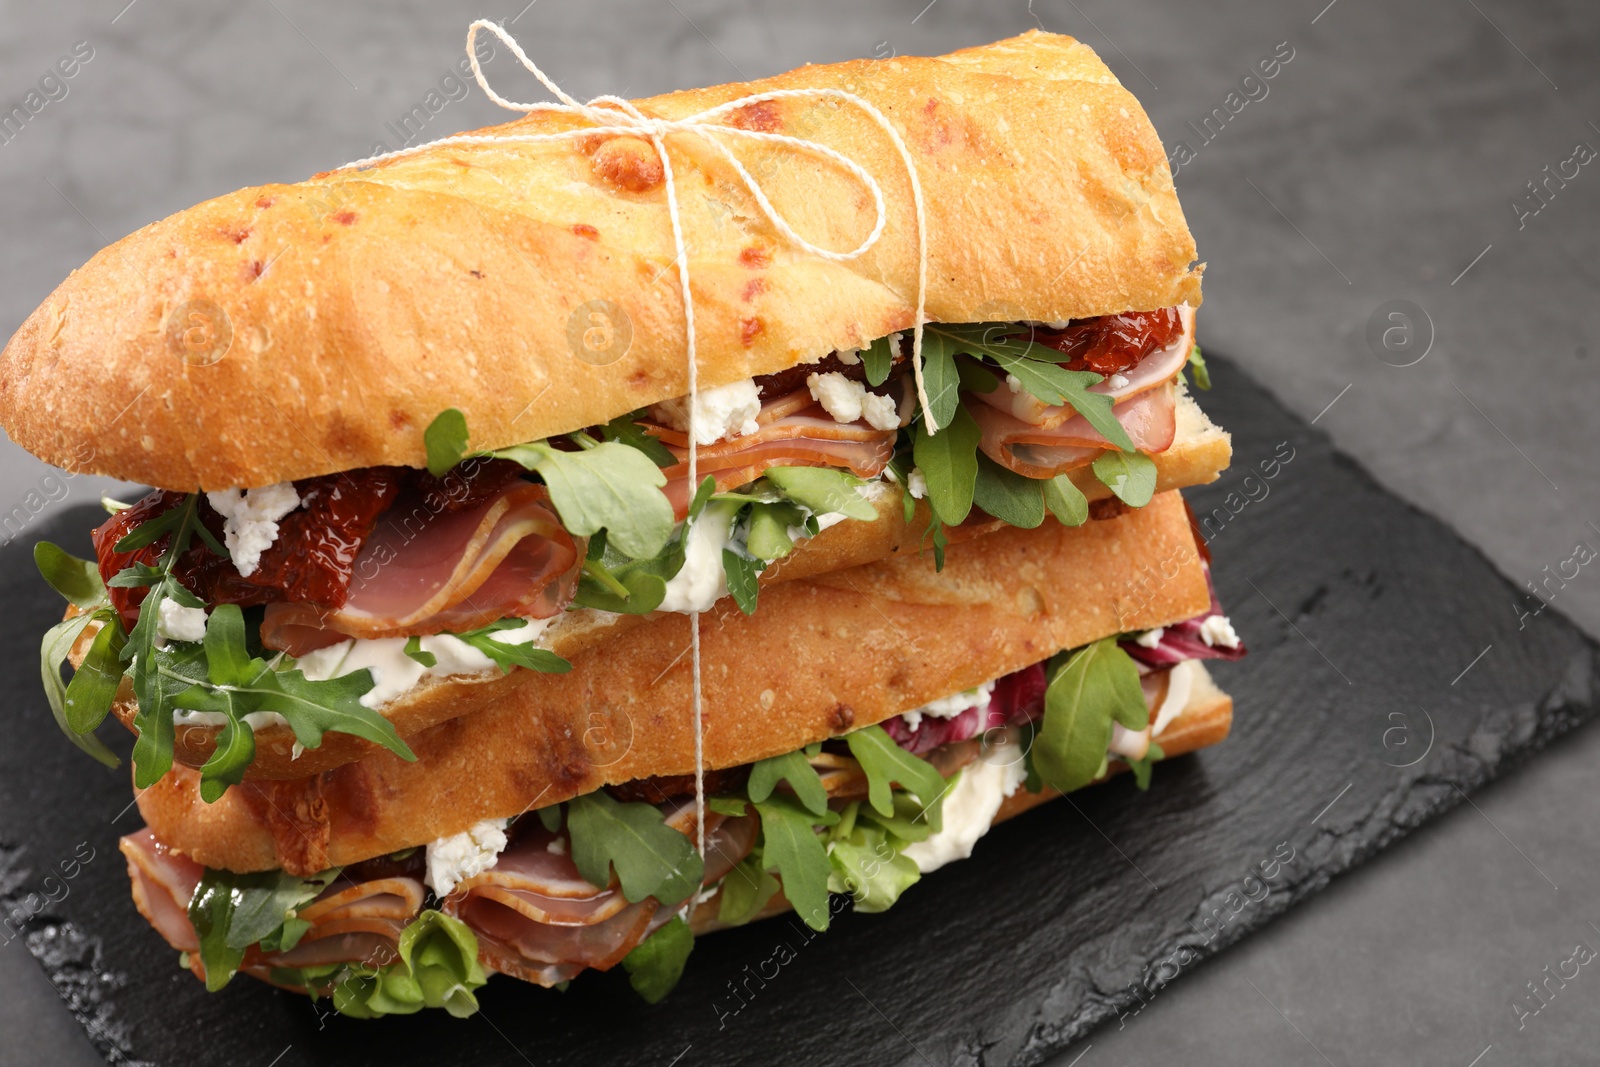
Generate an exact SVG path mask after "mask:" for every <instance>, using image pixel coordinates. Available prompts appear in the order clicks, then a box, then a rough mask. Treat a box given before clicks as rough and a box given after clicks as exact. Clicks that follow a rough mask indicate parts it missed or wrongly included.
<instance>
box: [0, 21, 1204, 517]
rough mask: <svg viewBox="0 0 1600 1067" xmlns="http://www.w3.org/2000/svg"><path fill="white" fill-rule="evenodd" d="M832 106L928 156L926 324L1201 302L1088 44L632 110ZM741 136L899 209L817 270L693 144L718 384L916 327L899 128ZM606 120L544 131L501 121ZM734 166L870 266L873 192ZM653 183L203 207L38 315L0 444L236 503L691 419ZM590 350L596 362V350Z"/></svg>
mask: <svg viewBox="0 0 1600 1067" xmlns="http://www.w3.org/2000/svg"><path fill="white" fill-rule="evenodd" d="M811 87H834V88H841V89H846V90H848V91H850V92H853V93H856V94H859V95H860V96H862V97H864V98H865V99H867V100H869V101H870V102H872V103H873V104H875V105H876V106H877V107H878V108H880V109H881V110H882V111H883V112H884V113H885V114H886V115H887V116H888V118H889V120H890V121H891V122H892V123H893V124H894V126H895V127H896V128H897V129H898V130H899V131H900V132H901V134H902V135H903V137H904V138H905V141H906V143H907V145H908V146H909V150H910V152H911V155H912V157H913V159H914V160H915V164H916V167H917V172H918V174H919V176H920V179H921V182H922V187H923V189H924V192H925V196H926V204H927V225H928V273H927V277H928V293H927V313H928V315H929V317H930V318H931V319H935V320H944V321H947V322H967V321H977V320H1015V319H1041V320H1060V319H1069V318H1075V317H1080V316H1087V315H1100V314H1108V313H1113V312H1119V311H1126V310H1152V309H1155V308H1160V307H1167V306H1171V305H1175V304H1179V303H1184V302H1187V303H1189V304H1191V305H1198V304H1199V303H1200V271H1199V269H1196V268H1192V267H1191V264H1192V263H1193V261H1194V259H1195V248H1194V242H1193V239H1192V238H1191V237H1190V235H1189V231H1188V228H1187V225H1186V224H1185V222H1184V217H1183V211H1182V209H1181V208H1180V207H1179V205H1178V199H1177V194H1176V192H1175V191H1174V189H1173V184H1172V179H1171V177H1170V174H1169V170H1168V166H1167V161H1166V158H1165V154H1164V152H1163V150H1162V146H1161V142H1160V140H1159V139H1158V137H1157V136H1156V133H1155V130H1154V128H1153V127H1152V126H1151V124H1150V121H1149V119H1148V118H1147V117H1146V116H1145V113H1144V110H1143V109H1142V108H1141V107H1140V106H1139V102H1138V101H1137V100H1136V99H1135V98H1134V96H1133V94H1131V93H1130V92H1128V91H1127V90H1126V89H1124V88H1123V87H1122V86H1121V85H1120V84H1118V82H1117V80H1116V78H1115V77H1114V76H1113V75H1112V73H1111V72H1110V70H1108V69H1107V68H1106V66H1105V64H1104V63H1102V62H1101V61H1100V59H1099V57H1098V56H1096V55H1095V54H1094V52H1093V51H1092V50H1091V49H1090V48H1089V47H1088V46H1087V45H1085V44H1083V43H1081V42H1079V41H1075V40H1073V39H1072V38H1070V37H1064V36H1058V35H1053V34H1046V33H1041V32H1037V31H1029V32H1028V33H1026V34H1024V35H1022V36H1021V37H1016V38H1012V39H1010V40H1006V41H1000V42H998V43H996V44H992V45H987V46H985V47H982V48H973V49H968V50H966V51H963V52H958V53H955V54H954V55H951V56H946V57H943V58H937V59H933V58H913V57H901V58H894V59H887V60H881V61H875V60H856V61H852V62H847V63H839V64H833V65H829V66H807V67H802V68H800V69H799V70H795V71H791V72H790V73H787V74H783V75H779V76H778V77H774V78H769V79H766V80H763V81H759V82H753V83H749V84H739V85H723V86H717V87H714V88H708V89H698V90H692V91H688V92H680V93H673V94H669V95H667V96H661V97H656V98H653V99H649V100H643V101H640V102H639V104H638V106H639V107H640V109H641V110H642V111H643V112H644V113H645V114H647V115H653V116H660V117H666V118H682V117H686V116H688V115H691V114H693V113H695V112H698V111H700V110H702V109H704V108H707V107H710V106H713V105H716V104H720V103H724V102H727V101H731V100H734V99H736V98H739V97H741V96H744V95H747V94H750V93H758V92H763V91H767V90H774V89H795V88H811ZM730 123H731V124H734V125H741V126H743V127H745V128H749V129H759V130H766V131H772V132H777V133H783V134H788V135H792V136H797V137H802V138H809V139H814V140H816V141H817V142H819V143H822V144H825V145H828V146H831V147H833V148H835V149H837V150H839V151H841V152H843V153H845V154H846V155H848V156H849V157H851V158H852V159H855V160H857V161H859V162H860V163H861V164H862V165H863V166H864V167H865V168H866V169H867V170H868V171H869V172H871V173H872V174H873V175H874V176H875V177H876V179H877V180H878V182H879V183H880V184H881V185H882V187H883V190H884V196H885V200H886V202H887V210H888V225H887V228H886V230H885V231H884V234H883V237H882V239H881V241H880V242H879V243H878V244H877V245H876V246H875V247H874V248H873V249H872V250H871V251H870V252H868V253H867V254H866V255H864V256H862V257H860V258H859V259H856V260H854V261H851V262H834V261H829V260H823V259H819V258H815V257H811V256H808V255H806V254H804V253H803V252H801V251H800V250H798V249H795V248H792V247H790V246H788V245H787V244H786V243H785V242H784V241H783V240H782V238H781V237H780V236H779V235H778V234H777V233H776V232H775V231H774V229H773V228H772V226H771V225H770V224H769V223H768V222H767V221H766V220H765V219H763V218H761V217H760V213H759V210H758V209H757V208H756V207H755V205H754V204H753V203H752V202H751V198H750V196H749V194H748V193H747V192H745V191H744V189H743V187H742V186H741V185H740V184H739V183H738V181H737V179H736V177H735V176H734V174H733V172H732V170H731V168H730V167H729V166H728V165H727V164H726V163H725V162H724V161H723V160H721V158H720V157H718V156H717V155H715V153H714V152H713V150H712V149H711V148H709V147H708V146H707V145H706V144H704V143H703V142H702V141H700V140H699V139H698V138H697V137H695V136H692V135H688V134H674V135H672V136H671V137H669V138H668V142H669V147H670V152H671V156H672V163H673V167H674V171H675V173H676V176H677V183H678V189H679V199H680V202H681V209H682V214H683V227H684V232H685V235H686V240H687V246H688V249H689V257H688V259H689V267H690V271H691V275H692V277H693V285H694V301H695V322H696V343H697V346H698V350H699V360H700V375H699V382H700V385H701V387H703V388H706V387H712V386H716V385H721V384H724V383H727V382H731V381H736V380H739V379H743V378H748V377H751V376H752V375H759V374H765V373H769V372H772V371H777V370H781V369H785V368H788V367H790V366H793V365H795V364H796V363H800V362H810V361H815V360H817V359H819V358H821V357H822V356H824V355H825V354H826V353H828V352H829V351H831V350H834V349H838V348H850V347H856V346H860V345H863V344H865V343H866V342H868V341H869V340H871V339H872V338H875V337H879V336H882V335H884V334H887V333H889V332H891V331H894V330H900V329H904V328H906V327H908V326H909V325H910V324H911V318H912V314H913V308H914V303H915V296H916V277H917V242H916V234H915V226H914V218H915V216H914V213H913V209H912V200H911V195H910V183H909V179H908V177H907V175H906V173H905V168H904V165H903V163H902V161H901V159H900V157H899V156H898V154H897V153H896V152H895V150H894V148H893V146H892V145H891V143H890V142H889V140H888V138H887V137H886V136H885V135H884V133H883V131H882V130H880V129H879V128H877V126H876V125H874V124H873V123H872V121H871V120H870V119H868V118H867V117H866V116H865V115H863V114H861V113H860V112H859V111H857V110H856V109H854V108H852V107H849V106H848V105H844V104H840V103H838V102H836V101H827V102H821V103H819V102H817V101H816V100H783V101H771V102H765V103H761V104H757V105H751V106H748V107H746V108H744V109H742V110H740V111H738V112H736V113H735V114H734V115H733V116H732V118H731V119H730ZM582 125H583V123H581V122H580V121H578V120H575V119H573V118H572V117H570V116H562V115H551V114H548V113H546V114H542V115H540V114H536V115H531V116H529V117H527V118H524V119H520V120H518V121H516V122H513V123H509V124H507V125H504V126H500V127H495V128H494V129H495V130H498V131H515V132H519V133H533V132H554V131H560V130H569V129H574V128H578V127H580V126H582ZM485 132H486V131H485ZM726 139H727V140H728V141H730V142H732V141H733V140H734V139H733V138H726ZM733 147H734V150H735V151H736V152H737V154H738V155H739V157H740V159H741V160H742V161H743V162H744V163H745V165H746V166H747V167H748V168H749V169H750V171H751V172H752V173H754V174H755V175H757V177H758V178H759V179H760V181H761V182H762V185H763V187H764V189H765V190H766V192H767V193H768V195H769V196H770V198H771V200H772V202H773V203H774V204H776V205H777V206H778V207H779V209H780V210H782V211H783V212H784V213H785V214H786V216H787V217H788V219H789V220H790V221H791V223H792V224H793V225H794V227H795V229H796V231H797V232H798V233H800V234H802V235H804V236H805V237H806V238H807V239H808V240H811V241H814V242H816V243H818V244H819V245H821V246H823V247H827V248H833V249H840V250H845V249H849V248H851V247H854V246H855V245H856V244H858V243H859V242H860V241H861V240H862V239H863V238H864V237H865V236H866V235H867V234H868V233H869V232H870V230H871V227H872V219H873V207H872V201H871V198H870V197H869V196H867V195H866V193H865V192H864V191H863V190H861V189H860V188H858V187H857V185H856V184H855V183H854V180H853V179H850V178H849V177H848V176H847V175H846V174H844V173H843V172H842V171H841V170H840V169H839V168H838V167H837V166H835V165H833V164H830V163H827V162H826V161H824V160H821V159H820V158H819V157H817V156H816V155H814V154H811V153H807V152H804V151H801V150H796V149H792V148H773V147H770V146H767V145H762V144H752V143H748V142H747V141H744V140H740V141H738V142H737V143H735V144H734V145H733ZM659 172H660V167H659V163H658V161H657V160H656V159H655V158H654V156H653V155H652V154H651V152H650V150H649V149H648V147H647V145H646V142H644V141H643V140H641V139H639V138H636V137H611V138H609V139H608V138H603V137H589V138H582V139H577V140H570V141H564V142H560V143H556V144H542V145H527V144H512V145H500V146H496V145H487V146H485V145H447V146H440V147H436V148H430V149H427V150H424V151H421V152H419V153H417V154H415V155H413V156H410V157H408V158H405V159H400V160H396V161H392V162H390V163H387V164H383V165H379V166H377V167H373V168H369V169H367V170H365V171H361V172H353V171H338V172H333V173H330V174H324V175H319V176H317V177H316V178H314V179H312V180H311V181H308V182H302V183H300V184H298V185H268V186H259V187H255V188H248V189H242V190H239V191H238V192H234V193H230V194H228V195H226V196H222V197H219V198H217V199H215V200H211V201H208V202H206V203H204V204H200V205H198V206H197V207H193V208H190V209H188V210H187V211H183V212H180V213H178V214H177V215H174V216H172V217H170V218H167V219H165V220H162V221H160V222H157V223H154V224H152V225H150V226H146V227H145V228H143V229H141V230H139V231H137V232H135V233H133V234H130V235H129V236H127V237H125V238H123V239H122V240H121V241H118V242H117V243H116V244H114V245H112V246H110V247H109V248H106V249H104V250H102V251H101V252H99V253H98V254H97V255H95V256H94V258H93V259H91V260H90V261H89V262H88V264H87V265H85V266H84V267H83V268H81V269H79V270H78V271H75V272H74V273H73V274H72V275H71V276H70V277H68V278H67V280H66V281H64V282H63V283H62V284H61V286H60V287H59V288H57V289H56V291H55V292H54V293H53V294H52V295H51V296H50V297H49V298H48V299H47V300H46V301H45V302H44V303H43V304H42V305H41V306H40V307H39V308H38V309H37V310H36V311H35V312H34V313H33V314H32V315H31V316H30V317H29V318H28V320H27V321H26V322H25V323H24V324H23V325H22V327H21V329H19V330H18V331H17V334H16V335H15V336H14V337H13V338H12V339H11V341H10V343H9V344H8V345H7V346H6V348H5V351H4V353H3V355H0V424H3V425H4V428H5V430H6V431H7V432H8V433H9V434H10V436H11V439H12V440H14V441H16V442H17V443H18V444H20V445H22V446H23V447H24V448H27V449H28V450H29V451H31V452H33V453H34V454H35V455H38V456H39V457H41V458H42V459H44V460H46V461H48V462H50V463H53V464H56V465H58V466H62V467H66V468H67V469H69V470H74V471H83V472H92V473H97V474H109V475H113V476H116V477H118V478H123V479H127V480H132V481H139V482H145V483H148V484H151V485H156V486H162V487H166V488H171V489H180V490H193V489H194V488H196V487H197V486H198V487H200V488H203V489H222V488H230V487H235V486H258V485H265V484H269V483H273V482H279V481H283V480H285V479H293V478H304V477H308V476H311V475H318V474H326V473H331V472H334V471H340V470H348V469H352V468H356V467H365V466H373V465H378V464H402V465H406V466H411V467H420V466H423V465H424V462H425V454H424V449H423V441H422V431H423V429H424V428H425V427H426V426H427V425H428V423H429V422H430V421H431V420H432V419H433V418H434V416H436V415H437V414H439V412H440V411H442V410H444V409H445V408H448V407H458V408H460V409H461V410H462V411H464V412H465V413H466V416H467V420H468V425H469V426H470V427H471V431H472V444H473V445H474V446H475V447H478V448H495V447H501V446H506V445H510V444H514V443H517V442H521V441H528V440H533V439H536V438H542V437H546V436H549V435H552V434H557V433H565V432H569V431H572V430H576V429H579V428H581V427H584V426H589V425H592V424H595V423H601V422H605V421H607V420H609V419H611V418H613V417H615V416H617V415H620V414H622V413H624V412H628V411H632V410H634V409H636V408H639V407H642V406H644V405H646V404H650V403H654V402H656V401H660V400H665V399H670V398H673V397H677V396H682V395H683V394H684V393H686V392H687V391H688V386H687V370H686V367H685V366H684V352H685V320H684V307H683V302H682V299H681V297H680V295H679V289H678V281H677V274H676V271H675V269H674V267H673V264H674V259H675V252H674V248H673V243H672V237H671V228H670V226H669V223H668V218H667V209H666V202H665V199H664V193H663V188H662V183H661V181H660V173H659ZM596 300H603V301H609V302H610V304H609V307H610V308H611V309H614V312H615V314H613V313H612V312H610V311H608V312H606V314H609V315H610V320H611V321H610V322H609V325H610V326H611V327H614V328H617V329H620V328H622V327H623V326H624V325H626V326H628V327H631V345H630V346H629V347H628V348H627V350H626V353H625V354H620V351H619V350H620V343H618V344H615V345H612V344H610V343H608V342H607V341H606V335H605V334H604V330H605V327H606V326H607V325H608V323H607V321H606V319H605V318H604V317H603V318H602V319H591V318H590V317H589V314H590V312H591V311H592V310H594V309H593V308H585V307H584V305H585V304H586V303H587V302H590V301H596ZM618 315H620V316H621V317H620V318H618V317H617V316H618ZM591 326H594V327H596V328H598V329H600V330H601V333H600V334H596V335H593V336H595V337H598V338H600V341H599V343H598V344H597V345H595V344H591V345H587V347H583V346H581V345H580V346H574V345H573V343H572V342H571V341H570V340H569V337H581V336H582V335H583V331H584V330H585V329H587V328H589V327H591ZM610 336H611V337H613V338H614V337H616V336H619V335H617V334H612V335H610ZM223 341H226V342H227V343H226V345H225V346H224V344H223V343H222V342H223ZM580 348H581V349H582V351H583V353H584V358H580V357H579V356H578V355H577V354H575V353H577V352H578V351H579V350H580ZM597 348H598V351H596V349H597ZM611 355H616V356H617V358H615V359H614V360H613V361H611V362H608V363H605V362H604V361H605V360H606V359H608V358H610V356H611ZM596 363H604V365H595V364H596Z"/></svg>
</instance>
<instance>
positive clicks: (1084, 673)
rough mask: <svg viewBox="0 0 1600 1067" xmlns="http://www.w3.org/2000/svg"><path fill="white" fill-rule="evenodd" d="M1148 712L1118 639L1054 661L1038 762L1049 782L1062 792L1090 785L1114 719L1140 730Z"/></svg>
mask: <svg viewBox="0 0 1600 1067" xmlns="http://www.w3.org/2000/svg"><path fill="white" fill-rule="evenodd" d="M1057 659H1058V661H1059V660H1060V659H1061V657H1057ZM1149 715H1150V712H1149V709H1148V708H1147V707H1146V706H1145V702H1144V693H1143V691H1142V690H1141V689H1140V688H1139V669H1138V668H1137V667H1136V666H1134V663H1133V660H1132V659H1131V658H1130V657H1129V656H1128V654H1127V653H1126V652H1124V651H1122V649H1120V648H1118V647H1117V639H1116V638H1115V637H1107V638H1105V639H1103V640H1100V641H1096V642H1095V643H1094V644H1092V645H1086V646H1084V647H1083V648H1080V649H1078V650H1077V651H1076V652H1073V653H1071V654H1070V655H1068V656H1067V657H1066V659H1065V662H1061V663H1059V665H1057V666H1056V669H1055V672H1054V675H1053V677H1052V678H1051V680H1050V685H1049V687H1048V688H1047V689H1046V690H1045V695H1044V721H1043V722H1042V723H1041V725H1040V729H1039V733H1038V736H1037V740H1036V742H1035V744H1034V746H1033V749H1032V755H1033V760H1034V766H1035V767H1036V768H1037V769H1038V772H1039V775H1040V777H1041V778H1042V779H1043V781H1044V783H1045V784H1046V785H1049V786H1051V787H1052V788H1055V789H1059V790H1060V791H1061V792H1063V793H1066V792H1070V791H1071V790H1074V789H1078V788H1081V787H1082V786H1085V785H1088V784H1089V783H1090V782H1092V781H1094V779H1095V778H1096V777H1097V776H1098V775H1099V773H1100V768H1101V766H1102V765H1103V764H1104V762H1105V758H1106V746H1108V745H1109V744H1110V743H1111V724H1112V723H1113V722H1120V723H1122V725H1123V726H1125V727H1126V728H1128V729H1130V730H1142V729H1144V727H1145V726H1146V725H1147V724H1148V723H1149Z"/></svg>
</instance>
